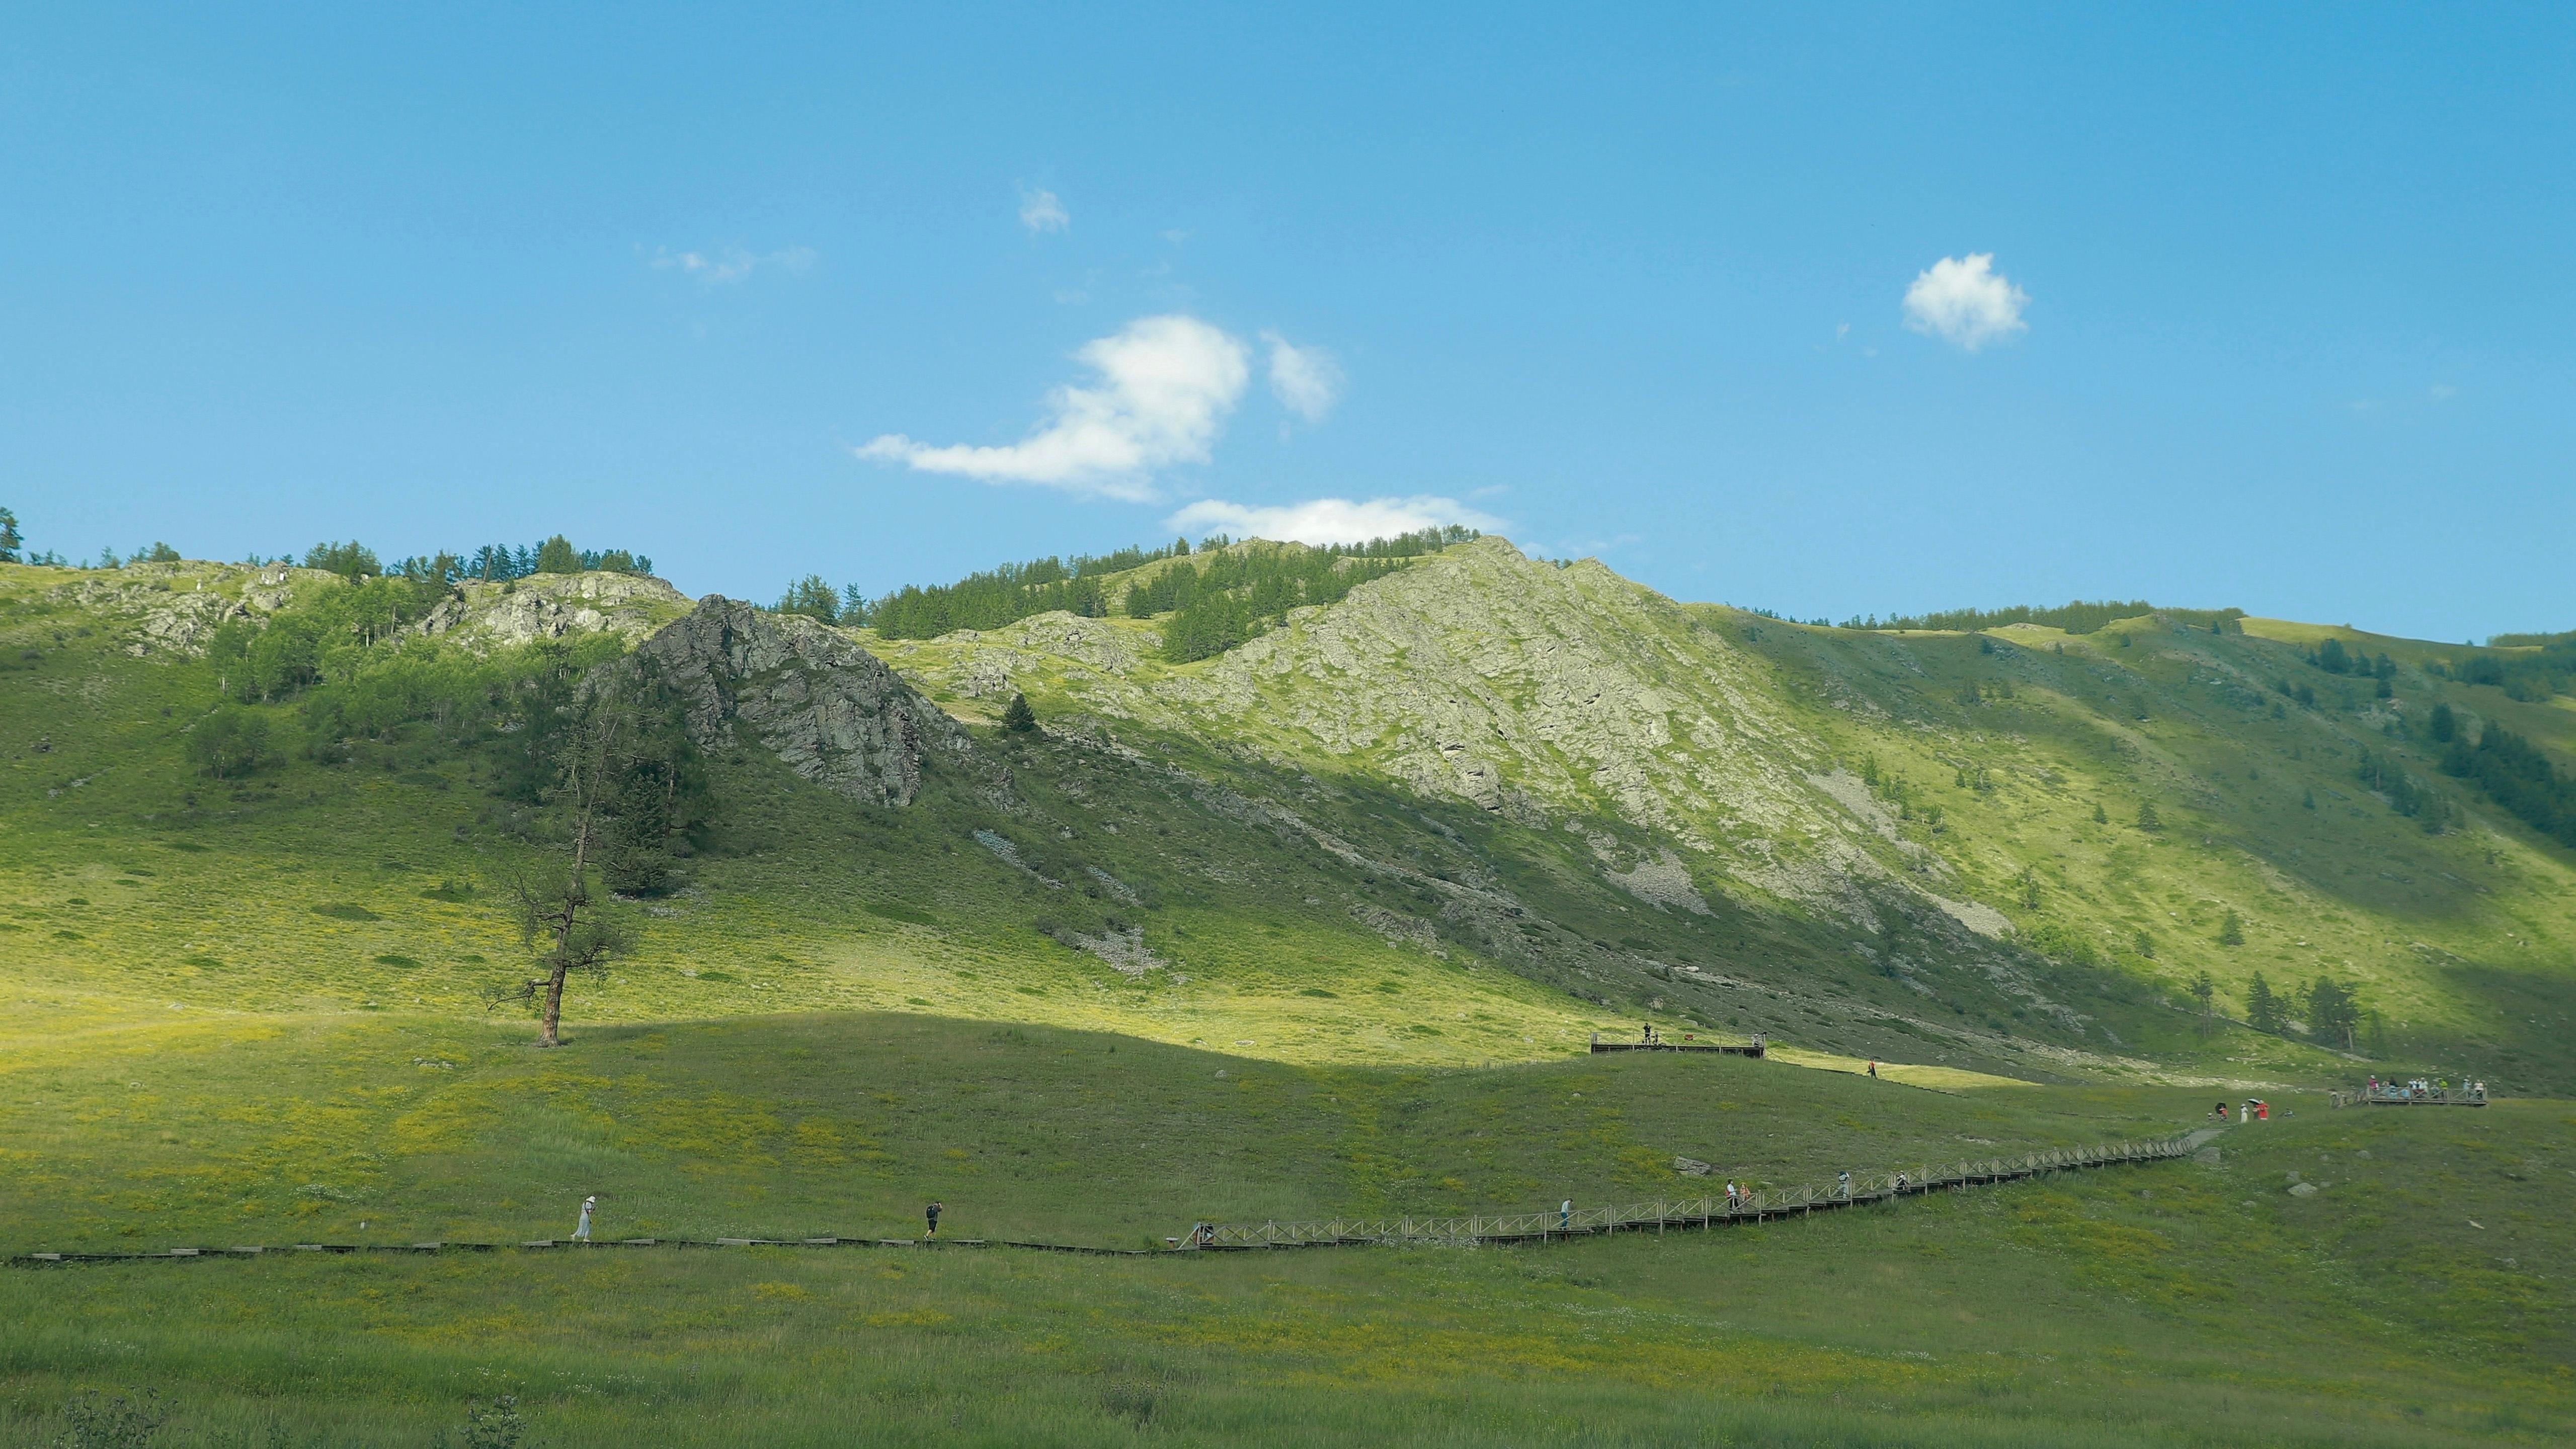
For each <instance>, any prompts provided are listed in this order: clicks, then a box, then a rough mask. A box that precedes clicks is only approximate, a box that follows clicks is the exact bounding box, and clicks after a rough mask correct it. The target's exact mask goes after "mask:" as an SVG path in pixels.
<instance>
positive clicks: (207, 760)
mask: <svg viewBox="0 0 2576 1449" xmlns="http://www.w3.org/2000/svg"><path fill="white" fill-rule="evenodd" d="M276 758H277V752H276V751H275V750H274V749H272V748H271V747H270V745H269V741H268V716H266V715H264V714H261V713H260V712H259V711H257V710H255V709H245V708H243V707H242V706H240V705H237V704H227V705H223V706H220V707H218V708H217V709H216V710H215V711H214V712H213V713H212V714H209V715H207V716H206V717H205V718H204V719H201V720H199V721H197V727H196V728H195V729H194V730H191V731H190V732H189V734H188V763H190V764H192V765H194V766H196V767H197V768H198V769H200V770H202V771H204V772H205V773H207V774H209V775H212V776H214V777H215V778H216V779H218V780H228V779H239V778H240V777H242V776H244V775H248V774H250V773H251V772H253V771H255V770H257V769H258V768H259V767H260V766H262V765H265V764H270V763H273V762H274V761H275V760H276Z"/></svg>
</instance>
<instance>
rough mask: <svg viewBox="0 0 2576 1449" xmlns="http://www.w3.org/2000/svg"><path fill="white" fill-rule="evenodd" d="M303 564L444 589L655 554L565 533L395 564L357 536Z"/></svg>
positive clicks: (315, 551) (598, 569) (616, 566)
mask: <svg viewBox="0 0 2576 1449" xmlns="http://www.w3.org/2000/svg"><path fill="white" fill-rule="evenodd" d="M253 562H259V560H256V559H255V560H253ZM301 563H302V565H303V566H304V567H305V568H308V569H320V570H322V571H323V572H324V573H333V574H338V575H339V576H340V577H342V578H344V579H369V578H383V577H385V576H387V575H396V576H399V577H402V578H405V579H409V580H411V581H413V582H415V583H423V584H432V585H436V586H438V587H441V588H444V587H446V586H448V585H450V584H458V583H462V582H464V581H465V580H467V579H479V580H481V581H483V582H485V583H494V584H501V583H508V582H510V581H512V580H514V579H525V578H533V577H535V576H536V575H538V574H584V573H612V574H650V573H652V572H653V559H652V556H651V555H649V554H640V553H629V552H628V551H626V550H625V549H622V548H611V549H591V548H575V547H573V546H572V542H571V540H569V539H567V538H565V537H564V536H563V535H562V534H560V533H558V534H555V535H553V536H552V537H550V538H547V539H544V540H543V541H541V542H537V543H531V544H521V545H520V546H518V547H516V548H513V547H511V546H510V545H508V544H506V543H487V544H485V545H483V546H482V547H481V548H478V549H476V550H475V551H474V552H473V553H471V554H456V553H448V552H445V551H441V552H439V553H434V554H414V555H412V556H411V557H409V558H405V559H399V560H397V561H395V563H394V564H393V565H392V566H391V567H390V568H388V567H387V566H386V565H385V564H384V563H383V561H381V560H380V559H379V558H378V557H377V556H376V551H375V550H374V549H371V548H369V547H367V546H366V545H365V544H362V543H360V542H358V541H357V540H356V539H351V540H349V541H348V542H346V543H329V542H324V543H317V544H315V545H313V547H311V548H309V549H306V550H305V551H304V557H303V559H302V560H301Z"/></svg>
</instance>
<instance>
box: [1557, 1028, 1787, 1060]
mask: <svg viewBox="0 0 2576 1449" xmlns="http://www.w3.org/2000/svg"><path fill="white" fill-rule="evenodd" d="M1592 1049H1593V1050H1594V1051H1596V1052H1723V1053H1725V1054H1726V1055H1728V1056H1731V1057H1758V1056H1761V1055H1762V1054H1763V1044H1762V1038H1761V1036H1760V1035H1759V1034H1758V1033H1757V1034H1756V1035H1755V1036H1754V1038H1753V1040H1751V1041H1749V1042H1716V1041H1700V1040H1697V1039H1696V1038H1695V1037H1694V1036H1692V1035H1690V1034H1687V1033H1686V1034H1684V1036H1683V1037H1682V1039H1681V1040H1680V1041H1671V1040H1668V1039H1666V1038H1665V1037H1664V1036H1663V1035H1662V1034H1661V1033H1655V1034H1652V1035H1648V1036H1645V1037H1643V1038H1641V1039H1639V1040H1637V1041H1603V1040H1602V1039H1601V1033H1599V1032H1597V1031H1596V1032H1594V1033H1593V1034H1592Z"/></svg>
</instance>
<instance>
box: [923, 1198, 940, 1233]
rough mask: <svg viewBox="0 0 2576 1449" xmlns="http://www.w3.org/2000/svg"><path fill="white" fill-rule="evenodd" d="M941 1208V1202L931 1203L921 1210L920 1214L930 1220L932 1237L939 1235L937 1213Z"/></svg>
mask: <svg viewBox="0 0 2576 1449" xmlns="http://www.w3.org/2000/svg"><path fill="white" fill-rule="evenodd" d="M942 1210H943V1204H940V1203H932V1204H930V1205H929V1206H928V1207H925V1208H923V1209H922V1210H921V1215H922V1216H923V1217H925V1218H927V1219H929V1220H930V1236H931V1237H933V1238H936V1237H938V1236H939V1214H940V1213H941V1211H942Z"/></svg>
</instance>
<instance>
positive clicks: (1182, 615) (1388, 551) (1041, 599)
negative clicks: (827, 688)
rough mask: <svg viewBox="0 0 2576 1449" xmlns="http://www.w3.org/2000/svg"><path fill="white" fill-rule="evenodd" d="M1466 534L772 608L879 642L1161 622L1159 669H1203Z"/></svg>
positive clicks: (803, 597)
mask: <svg viewBox="0 0 2576 1449" xmlns="http://www.w3.org/2000/svg"><path fill="white" fill-rule="evenodd" d="M1480 536H1481V535H1479V534H1478V533H1477V531H1476V530H1474V529H1472V528H1463V527H1458V526H1454V525H1453V526H1451V527H1448V528H1429V529H1423V530H1421V531H1419V532H1416V533H1406V534H1398V535H1395V536H1393V537H1390V538H1376V539H1371V540H1369V541H1368V542H1366V543H1356V544H1328V545H1325V546H1322V547H1308V546H1306V545H1302V544H1280V543H1272V542H1269V541H1267V540H1260V539H1255V540H1248V541H1247V542H1246V543H1244V544H1243V545H1240V546H1238V545H1237V544H1236V543H1235V542H1234V540H1232V539H1230V538H1228V537H1226V536H1225V535H1223V534H1215V535H1211V536H1210V537H1208V538H1205V539H1202V540H1200V542H1199V543H1198V545H1197V546H1196V547H1195V548H1193V547H1192V546H1191V544H1190V541H1189V540H1188V539H1186V538H1184V539H1176V540H1174V541H1173V542H1172V543H1171V544H1169V545H1167V546H1165V547H1161V548H1144V547H1132V548H1122V549H1119V550H1117V551H1116V552H1114V553H1105V554H1077V555H1075V556H1074V557H1073V558H1071V559H1069V560H1068V559H1065V558H1061V557H1053V556H1050V557H1047V558H1041V559H1031V560H1029V561H1028V562H1026V563H1015V564H1004V565H1002V566H1000V567H999V568H993V569H987V570H984V571H982V572H979V573H972V574H968V575H967V576H966V577H964V578H962V579H960V580H958V581H957V582H956V583H953V584H931V585H921V584H907V585H905V586H904V587H902V588H900V589H896V590H894V591H892V592H890V593H886V594H883V595H881V596H879V597H877V598H874V599H870V598H869V597H868V596H867V595H866V594H865V593H864V592H863V591H862V590H861V589H860V588H859V586H858V585H856V584H850V585H846V586H844V587H842V588H840V589H837V590H836V589H834V588H833V587H832V585H831V584H830V583H829V582H827V581H826V580H824V578H823V577H822V576H821V575H819V574H808V575H806V576H805V577H804V578H802V579H799V580H797V581H796V582H795V583H793V584H790V585H789V586H788V588H787V591H786V592H785V593H784V594H782V595H781V596H780V597H779V600H778V603H777V604H776V606H775V608H776V611H777V612H779V613H782V614H803V615H806V616H808V617H810V618H815V619H820V620H822V621H823V622H825V623H827V624H846V625H850V626H852V627H856V628H869V629H874V630H876V631H877V633H878V634H880V635H882V636H884V637H885V638H888V639H935V638H937V637H939V636H940V635H942V634H948V633H952V632H954V631H956V630H959V629H999V628H1002V627H1004V626H1006V625H1010V624H1015V623H1018V622H1019V621H1020V620H1022V619H1026V618H1029V617H1031V616H1032V615H1036V614H1044V613H1050V612H1054V611H1057V610H1062V611H1064V612H1066V613H1070V614H1074V615H1077V616H1079V617H1082V618H1087V619H1099V618H1106V617H1108V616H1109V615H1110V614H1111V613H1113V612H1115V613H1121V614H1124V615H1126V616H1127V617H1129V618H1134V619H1152V618H1157V617H1161V616H1165V615H1168V616H1170V617H1169V618H1168V619H1166V620H1165V623H1164V627H1163V653H1164V657H1165V658H1167V659H1172V660H1175V661H1180V662H1187V661H1188V660H1192V659H1204V658H1206V657H1208V656H1209V655H1211V654H1219V653H1223V652H1224V651H1225V650H1228V649H1231V648H1233V647H1234V646H1235V645H1237V644H1241V643H1242V642H1244V641H1245V640H1247V639H1250V638H1253V637H1255V636H1256V635H1258V634H1260V633H1261V632H1263V631H1264V630H1266V629H1269V628H1271V627H1274V626H1275V625H1277V624H1278V623H1280V622H1281V621H1282V620H1284V619H1286V617H1287V615H1288V611H1289V610H1291V609H1296V608H1300V607H1303V606H1304V605H1307V604H1327V603H1332V602H1335V601H1336V600H1339V599H1341V598H1342V597H1344V596H1345V595H1347V594H1349V592H1350V591H1351V590H1352V589H1353V588H1355V587H1357V586H1358V585H1360V584H1362V583H1365V582H1367V581H1368V580H1370V579H1373V578H1379V577H1383V576H1384V575H1385V574H1386V573H1388V572H1390V571H1392V570H1393V569H1395V568H1398V567H1400V566H1401V565H1402V563H1403V562H1404V561H1405V560H1408V559H1412V558H1416V557H1419V556H1421V555H1424V554H1430V553H1437V552H1439V551H1440V550H1441V549H1443V548H1446V547H1448V546H1449V545H1451V544H1455V543H1465V542H1467V541H1469V540H1471V539H1474V538H1477V537H1480ZM1166 562H1168V563H1169V565H1170V566H1169V567H1166V568H1162V569H1158V570H1156V571H1155V572H1154V574H1153V575H1152V576H1151V577H1149V578H1144V579H1133V580H1129V581H1128V582H1127V584H1126V586H1125V587H1124V588H1120V587H1119V586H1118V581H1117V579H1116V578H1115V577H1113V576H1114V575H1119V574H1126V573H1132V572H1134V571H1136V570H1138V569H1142V568H1144V567H1146V566H1147V565H1149V564H1160V563H1166Z"/></svg>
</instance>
